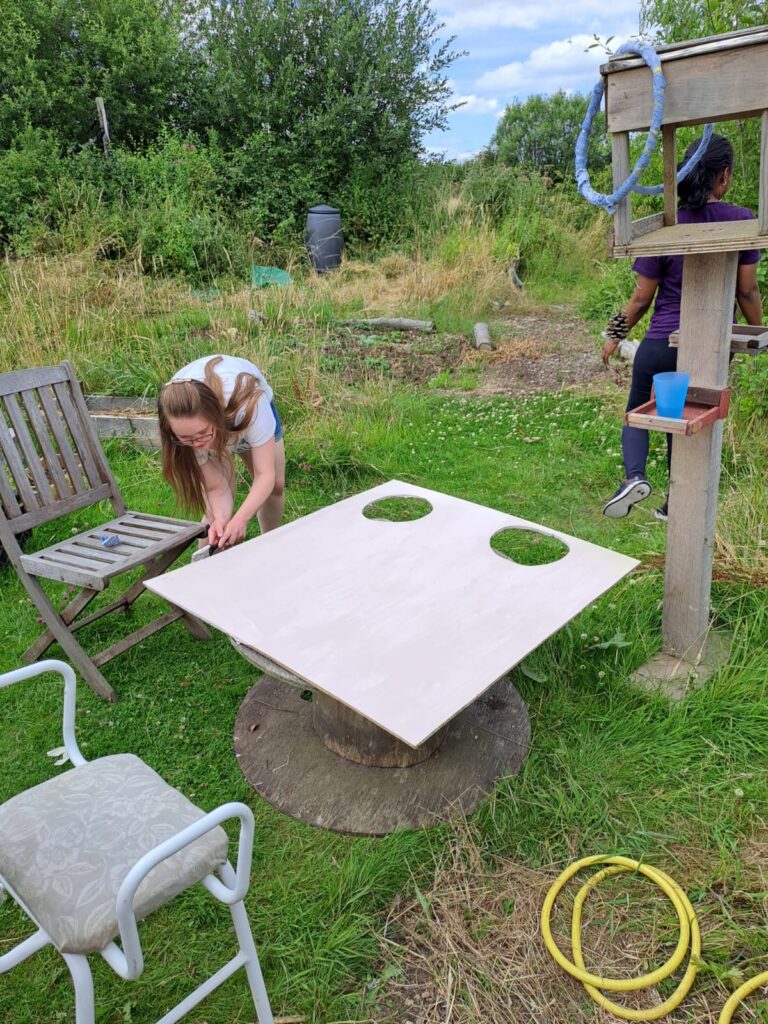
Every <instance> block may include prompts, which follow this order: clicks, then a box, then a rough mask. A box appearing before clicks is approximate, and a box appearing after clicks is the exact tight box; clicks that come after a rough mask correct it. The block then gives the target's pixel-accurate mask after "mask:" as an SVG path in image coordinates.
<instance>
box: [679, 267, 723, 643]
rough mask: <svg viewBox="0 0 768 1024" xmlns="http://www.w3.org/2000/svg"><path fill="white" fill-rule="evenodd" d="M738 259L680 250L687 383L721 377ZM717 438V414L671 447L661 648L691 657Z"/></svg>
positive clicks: (703, 595) (708, 544)
mask: <svg viewBox="0 0 768 1024" xmlns="http://www.w3.org/2000/svg"><path fill="white" fill-rule="evenodd" d="M737 263H738V253H737V252H725V253H706V254H703V255H694V256H686V257H685V262H684V264H683V297H682V304H681V308H680V336H679V342H678V358H677V367H678V370H681V371H684V372H687V373H690V375H691V385H692V386H696V387H707V388H722V387H725V385H726V384H727V381H728V355H729V352H730V347H731V346H730V337H731V324H732V322H733V299H734V293H735V288H736V267H737ZM722 441H723V424H722V421H718V422H716V423H714V424H713V425H712V426H711V427H709V428H708V429H705V430H702V431H700V432H699V433H698V434H693V435H692V436H690V437H676V438H675V441H674V445H673V448H672V469H671V472H670V490H669V508H670V516H669V522H668V524H667V565H666V576H665V581H664V615H663V635H664V649H665V651H666V652H667V653H669V654H672V655H674V656H676V657H679V658H683V659H685V660H686V661H688V662H694V663H695V661H696V659H697V658H698V657H699V654H700V653H701V649H702V646H703V643H704V640H705V639H706V634H707V630H708V627H709V598H710V591H711V587H712V553H713V549H714V541H715V520H716V515H717V491H718V484H719V482H720V453H721V450H722Z"/></svg>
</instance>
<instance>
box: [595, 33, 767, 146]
mask: <svg viewBox="0 0 768 1024" xmlns="http://www.w3.org/2000/svg"><path fill="white" fill-rule="evenodd" d="M605 70H606V77H605V83H606V86H605V106H606V125H607V128H608V131H609V132H611V133H614V132H631V131H645V130H647V128H648V126H649V124H650V123H651V113H652V109H653V97H652V94H651V72H650V70H649V69H648V68H647V67H646V66H645V65H644V64H643V65H642V67H634V68H629V69H626V70H625V69H622V68H619V67H617V66H615V65H610V64H609V65H608V66H607V67H606V69H605ZM663 70H664V77H665V79H666V81H667V88H666V93H665V98H664V117H663V120H662V123H663V124H665V125H672V124H673V125H677V126H678V127H679V126H680V125H685V124H702V123H706V122H710V121H723V120H729V119H732V118H744V117H752V116H756V115H758V114H760V113H762V111H763V110H764V109H765V97H766V93H767V92H768V78H767V76H768V37H766V38H765V39H764V38H762V37H761V38H760V39H759V40H755V41H754V42H753V43H751V44H750V45H749V46H746V47H744V48H742V49H739V48H733V49H730V50H726V51H722V50H719V51H715V52H708V53H703V54H701V55H693V56H687V57H681V58H680V59H676V60H667V61H663Z"/></svg>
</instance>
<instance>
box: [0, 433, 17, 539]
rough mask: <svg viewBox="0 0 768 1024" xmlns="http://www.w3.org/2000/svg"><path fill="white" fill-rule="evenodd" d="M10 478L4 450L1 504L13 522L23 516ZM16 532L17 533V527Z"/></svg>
mask: <svg viewBox="0 0 768 1024" xmlns="http://www.w3.org/2000/svg"><path fill="white" fill-rule="evenodd" d="M10 476H11V470H10V467H9V465H8V463H7V462H6V461H5V456H4V455H3V453H2V450H0V502H2V505H3V508H4V509H5V514H6V516H7V517H8V519H9V520H11V521H13V520H14V519H16V517H18V516H20V515H21V508H20V506H19V503H18V501H17V500H16V494H15V492H14V490H13V488H12V487H11V485H10V483H9V480H10ZM14 532H16V528H15V525H14Z"/></svg>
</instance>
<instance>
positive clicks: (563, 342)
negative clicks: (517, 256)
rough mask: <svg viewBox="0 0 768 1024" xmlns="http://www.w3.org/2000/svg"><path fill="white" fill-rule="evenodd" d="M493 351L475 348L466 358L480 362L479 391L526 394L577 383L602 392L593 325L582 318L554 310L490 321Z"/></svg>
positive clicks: (586, 389) (601, 368) (603, 374)
mask: <svg viewBox="0 0 768 1024" xmlns="http://www.w3.org/2000/svg"><path fill="white" fill-rule="evenodd" d="M493 330H494V334H495V335H496V336H497V337H498V339H499V340H498V347H497V350H496V351H495V352H490V353H486V352H474V353H472V354H471V355H470V356H469V357H468V360H467V361H468V362H471V363H474V364H477V363H478V362H479V363H480V364H481V366H482V371H481V375H480V380H479V382H478V387H477V392H478V394H483V395H530V394H535V393H536V392H539V391H560V390H561V389H562V388H570V387H576V388H580V389H581V390H583V391H584V392H585V393H586V392H595V391H601V390H603V389H604V388H605V385H606V381H607V380H608V379H609V378H608V376H607V373H606V370H605V367H604V366H603V364H602V362H601V361H600V354H599V346H598V344H597V339H596V337H595V333H594V329H592V328H590V327H589V326H588V325H587V324H586V323H585V321H584V320H582V319H581V318H580V317H577V316H574V315H573V313H571V312H568V311H566V310H563V309H559V308H555V309H552V310H549V311H545V312H538V313H536V314H535V315H525V316H509V317H506V318H505V319H504V320H500V321H496V322H495V323H494V324H493Z"/></svg>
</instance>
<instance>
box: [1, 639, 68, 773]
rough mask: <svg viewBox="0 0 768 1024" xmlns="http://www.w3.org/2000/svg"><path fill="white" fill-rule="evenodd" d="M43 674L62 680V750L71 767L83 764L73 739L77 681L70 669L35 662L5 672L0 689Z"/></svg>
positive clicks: (59, 663) (51, 661)
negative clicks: (48, 673) (55, 673)
mask: <svg viewBox="0 0 768 1024" xmlns="http://www.w3.org/2000/svg"><path fill="white" fill-rule="evenodd" d="M45 672H58V674H59V675H60V676H61V677H62V679H63V680H64V711H63V715H62V733H63V735H64V748H65V749H66V751H67V754H68V755H69V760H70V761H71V762H72V764H73V765H75V766H77V765H81V764H85V763H86V760H85V758H84V757H83V755H82V753H81V752H80V748H79V747H78V745H77V740H76V739H75V703H76V699H77V694H76V692H77V679H76V678H75V673H74V672H73V671H72V669H71V667H70V666H69V665H67V664H66V662H63V661H56V660H55V659H53V658H48V659H47V660H46V661H36V662H35V663H34V665H26V666H25V667H24V668H17V669H14V671H13V672H6V673H5V674H4V675H0V689H2V687H4V686H12V685H13V683H20V682H21V681H22V680H23V679H32V678H34V677H35V676H41V675H43V674H44V673H45Z"/></svg>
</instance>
